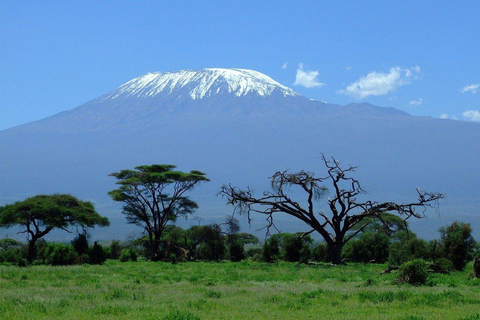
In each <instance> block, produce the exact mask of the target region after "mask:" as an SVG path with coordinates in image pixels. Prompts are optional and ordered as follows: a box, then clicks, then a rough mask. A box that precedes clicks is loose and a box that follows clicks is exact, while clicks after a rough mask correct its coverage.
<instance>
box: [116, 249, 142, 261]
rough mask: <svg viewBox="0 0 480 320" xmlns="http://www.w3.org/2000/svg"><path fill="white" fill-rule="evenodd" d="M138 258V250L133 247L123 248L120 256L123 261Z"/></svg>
mask: <svg viewBox="0 0 480 320" xmlns="http://www.w3.org/2000/svg"><path fill="white" fill-rule="evenodd" d="M137 258H138V257H137V252H136V251H135V249H133V248H125V249H123V250H122V252H121V253H120V256H119V259H120V261H121V262H127V261H137Z"/></svg>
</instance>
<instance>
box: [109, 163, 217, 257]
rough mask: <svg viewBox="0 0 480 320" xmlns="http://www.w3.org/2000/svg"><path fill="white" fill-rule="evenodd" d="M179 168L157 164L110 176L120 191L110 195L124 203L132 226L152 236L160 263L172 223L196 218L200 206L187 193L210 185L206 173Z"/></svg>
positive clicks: (152, 251)
mask: <svg viewBox="0 0 480 320" xmlns="http://www.w3.org/2000/svg"><path fill="white" fill-rule="evenodd" d="M175 168H176V166H174V165H168V164H162V165H158V164H154V165H145V166H138V167H135V170H122V171H120V172H114V173H112V174H110V176H113V177H115V178H117V179H118V181H117V184H118V185H120V187H119V188H118V189H115V190H112V191H110V192H109V193H108V194H109V195H110V196H111V197H112V199H113V200H115V201H120V202H123V203H124V205H123V213H124V214H125V216H126V218H127V221H128V223H131V224H135V225H137V226H140V227H142V228H143V229H144V230H145V232H146V233H147V235H148V241H149V251H150V258H151V259H152V260H158V259H160V258H161V257H160V255H159V251H160V243H161V238H162V234H163V231H164V230H165V227H166V226H167V224H168V223H173V222H175V221H176V220H177V218H178V217H180V216H186V215H189V214H192V213H193V211H194V210H195V209H196V208H198V205H197V203H195V202H194V201H192V200H190V199H189V198H188V197H186V196H185V193H186V192H187V191H189V190H191V189H193V187H194V186H195V185H197V184H199V183H200V182H203V181H209V180H208V178H207V177H206V176H205V173H203V172H200V171H197V170H192V171H190V172H189V173H186V172H181V171H174V169H175Z"/></svg>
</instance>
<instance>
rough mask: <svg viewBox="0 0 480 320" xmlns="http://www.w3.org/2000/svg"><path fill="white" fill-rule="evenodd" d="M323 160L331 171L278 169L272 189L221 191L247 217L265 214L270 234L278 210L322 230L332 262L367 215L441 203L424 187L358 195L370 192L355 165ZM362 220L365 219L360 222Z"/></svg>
mask: <svg viewBox="0 0 480 320" xmlns="http://www.w3.org/2000/svg"><path fill="white" fill-rule="evenodd" d="M322 160H323V163H324V165H325V167H326V169H327V173H328V174H327V176H325V177H320V178H317V177H315V175H314V173H312V172H308V171H300V172H297V173H289V172H288V171H277V172H275V174H274V175H273V176H272V177H271V178H270V179H271V187H272V188H271V190H270V191H265V192H264V193H263V195H262V196H261V197H255V196H254V194H253V190H252V189H251V188H250V187H248V188H247V189H246V190H241V189H239V188H237V187H232V186H231V185H228V186H227V185H224V186H222V189H221V191H220V192H219V194H220V195H222V196H223V197H225V198H226V199H227V203H228V204H231V205H233V208H234V209H233V210H234V211H233V212H234V214H235V213H239V214H246V216H247V218H248V221H249V222H250V221H251V213H252V212H254V213H259V214H262V215H265V216H266V220H267V225H266V230H267V235H268V234H269V232H270V229H271V228H275V229H276V227H275V223H274V216H275V215H276V214H278V213H280V212H282V213H285V214H288V215H290V216H292V217H294V218H297V219H299V220H301V221H303V222H305V224H307V225H308V226H309V227H310V228H311V230H310V231H307V232H305V233H304V234H303V235H304V236H305V235H307V234H310V233H312V232H315V231H316V232H318V233H319V234H320V235H321V236H322V237H323V239H325V242H326V243H327V245H328V247H329V250H330V253H331V256H332V263H334V264H339V263H341V261H342V256H341V255H342V248H343V246H344V245H345V243H347V242H348V241H349V240H350V239H352V238H353V237H355V236H356V235H357V234H358V233H360V232H362V231H363V230H364V229H365V228H366V227H367V226H368V223H365V221H364V219H365V218H367V217H375V218H377V219H379V220H380V221H382V215H383V214H384V213H386V212H396V213H398V214H399V215H400V216H402V217H403V219H404V220H405V221H406V220H407V219H409V218H411V217H415V218H422V217H424V216H425V210H426V209H427V208H428V207H434V206H437V205H438V200H440V199H443V198H444V195H443V194H441V193H430V192H424V191H421V190H420V189H418V188H417V194H418V200H416V201H414V202H410V203H401V204H398V203H395V202H376V201H370V200H367V201H360V200H357V197H358V196H359V195H362V194H366V192H365V190H364V189H363V188H362V186H361V185H360V182H359V181H358V180H356V179H355V178H353V177H351V174H352V173H354V172H355V169H356V167H353V166H348V167H346V168H343V167H341V166H340V163H339V162H338V161H337V160H336V159H335V158H333V157H332V158H331V159H327V158H326V157H325V156H324V155H322ZM327 183H328V184H330V185H331V189H332V191H333V194H332V195H331V197H328V198H327V206H328V208H329V211H330V212H329V213H328V214H327V213H324V212H323V211H316V208H315V205H316V204H317V203H318V200H320V199H321V198H322V197H324V196H325V195H326V194H327V193H328V192H329V190H328V188H327V187H326V186H325V185H324V184H327ZM298 189H299V190H300V191H301V192H302V194H303V195H304V196H305V197H304V198H303V199H302V200H298V199H297V198H298V192H297V190H298ZM294 198H295V199H294ZM362 221H363V223H364V224H363V225H361V224H359V223H361V222H362ZM357 225H358V226H357ZM355 226H357V228H354V227H355ZM359 226H361V227H360V228H358V227H359ZM348 231H354V232H350V233H348Z"/></svg>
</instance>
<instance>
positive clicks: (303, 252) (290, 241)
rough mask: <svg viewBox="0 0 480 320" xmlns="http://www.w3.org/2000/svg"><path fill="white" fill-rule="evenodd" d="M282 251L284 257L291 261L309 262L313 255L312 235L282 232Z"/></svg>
mask: <svg viewBox="0 0 480 320" xmlns="http://www.w3.org/2000/svg"><path fill="white" fill-rule="evenodd" d="M280 235H281V237H280V239H281V242H280V247H281V252H282V256H283V259H284V260H285V261H290V262H308V260H309V259H310V257H311V249H310V245H311V244H312V242H313V240H312V238H311V237H310V236H305V237H302V236H301V235H300V234H291V233H282V234H280Z"/></svg>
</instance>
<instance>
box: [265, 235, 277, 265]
mask: <svg viewBox="0 0 480 320" xmlns="http://www.w3.org/2000/svg"><path fill="white" fill-rule="evenodd" d="M278 243H279V241H278V236H277V235H275V236H272V237H270V238H268V239H267V240H266V241H265V243H264V244H263V252H262V259H263V261H265V262H273V261H276V260H277V259H278V256H279V255H280V249H279V248H278Z"/></svg>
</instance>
